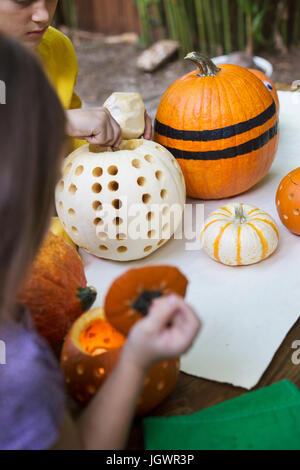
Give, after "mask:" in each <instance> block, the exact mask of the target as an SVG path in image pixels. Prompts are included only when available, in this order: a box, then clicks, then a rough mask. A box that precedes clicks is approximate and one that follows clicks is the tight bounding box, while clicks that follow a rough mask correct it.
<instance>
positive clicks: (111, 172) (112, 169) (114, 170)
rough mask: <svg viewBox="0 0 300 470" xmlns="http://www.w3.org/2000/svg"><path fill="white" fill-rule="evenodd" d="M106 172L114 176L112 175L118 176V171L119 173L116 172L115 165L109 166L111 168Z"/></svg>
mask: <svg viewBox="0 0 300 470" xmlns="http://www.w3.org/2000/svg"><path fill="white" fill-rule="evenodd" d="M107 171H108V174H109V175H112V176H114V175H117V174H118V171H119V170H118V168H117V167H116V166H115V165H111V166H110V167H109V168H108V170H107Z"/></svg>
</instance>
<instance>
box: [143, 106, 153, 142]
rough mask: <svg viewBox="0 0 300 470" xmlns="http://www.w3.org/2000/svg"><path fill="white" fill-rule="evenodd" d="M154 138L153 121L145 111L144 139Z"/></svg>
mask: <svg viewBox="0 0 300 470" xmlns="http://www.w3.org/2000/svg"><path fill="white" fill-rule="evenodd" d="M151 138H152V120H151V118H150V116H148V114H147V112H146V111H145V132H144V139H147V140H150V139H151Z"/></svg>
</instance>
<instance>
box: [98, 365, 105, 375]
mask: <svg viewBox="0 0 300 470" xmlns="http://www.w3.org/2000/svg"><path fill="white" fill-rule="evenodd" d="M97 372H98V374H99V375H100V376H102V375H104V373H105V370H104V368H103V367H100V368H99V369H98V371H97Z"/></svg>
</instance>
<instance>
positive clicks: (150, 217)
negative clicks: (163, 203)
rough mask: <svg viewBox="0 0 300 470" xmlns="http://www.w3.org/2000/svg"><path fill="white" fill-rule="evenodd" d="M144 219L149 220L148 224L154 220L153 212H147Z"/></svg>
mask: <svg viewBox="0 0 300 470" xmlns="http://www.w3.org/2000/svg"><path fill="white" fill-rule="evenodd" d="M146 217H147V220H149V222H150V221H151V220H153V218H154V213H153V212H148V214H147V216H146Z"/></svg>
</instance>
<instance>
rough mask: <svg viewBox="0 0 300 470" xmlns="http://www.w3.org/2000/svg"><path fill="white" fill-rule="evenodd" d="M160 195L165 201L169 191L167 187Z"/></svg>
mask: <svg viewBox="0 0 300 470" xmlns="http://www.w3.org/2000/svg"><path fill="white" fill-rule="evenodd" d="M160 197H161V198H162V199H163V200H164V201H165V200H166V199H168V191H167V190H166V189H162V190H161V192H160Z"/></svg>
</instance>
